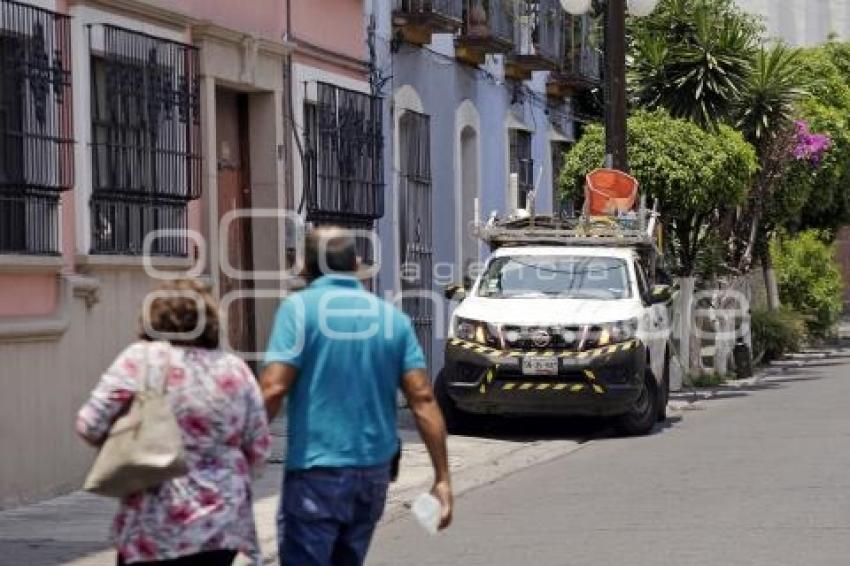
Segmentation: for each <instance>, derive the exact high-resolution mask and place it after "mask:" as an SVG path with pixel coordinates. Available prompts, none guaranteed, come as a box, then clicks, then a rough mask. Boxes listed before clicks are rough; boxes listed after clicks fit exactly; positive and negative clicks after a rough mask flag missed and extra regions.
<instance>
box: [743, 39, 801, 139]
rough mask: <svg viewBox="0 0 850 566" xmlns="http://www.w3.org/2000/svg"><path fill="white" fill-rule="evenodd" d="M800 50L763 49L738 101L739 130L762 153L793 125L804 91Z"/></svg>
mask: <svg viewBox="0 0 850 566" xmlns="http://www.w3.org/2000/svg"><path fill="white" fill-rule="evenodd" d="M800 53H801V52H800V50H799V49H792V48H789V47H787V46H786V45H784V44H781V43H780V44H776V45H774V46H772V47H768V48H766V47H762V48H760V49H759V50H758V51H757V52H756V55H755V57H754V60H753V65H752V70H751V72H750V73H749V76H748V77H747V80H746V83H745V85H744V89H743V92H742V93H741V97H740V99H739V101H738V109H737V110H738V112H737V115H738V118H737V124H736V125H737V127H738V129H739V130H740V131H741V133H743V134H744V137H745V138H746V139H747V141H749V142H750V143H752V144H753V145H754V146H755V147H756V150H758V151H759V153H761V152H762V151H765V150H766V144H769V143H770V141H771V140H772V139H774V138H775V137H776V136H777V135H778V134H779V133H780V132H781V131H782V130H783V129H784V128H789V127H791V126H792V124H793V121H794V105H795V104H796V103H797V102H798V101H799V100H800V98H802V96H803V95H804V94H805V93H804V91H803V89H801V88H800V86H799V85H800V82H801V77H800V66H799V63H800Z"/></svg>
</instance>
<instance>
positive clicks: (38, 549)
mask: <svg viewBox="0 0 850 566" xmlns="http://www.w3.org/2000/svg"><path fill="white" fill-rule="evenodd" d="M43 534H48V533H43ZM0 548H2V549H3V554H2V556H0V564H9V565H12V564H15V565H20V566H24V565H26V566H37V565H41V564H43V565H45V566H46V565H48V564H67V563H69V562H73V561H74V560H78V559H81V558H85V557H87V556H90V555H92V554H97V553H100V552H103V551H105V550H110V549H111V548H112V545H111V544H110V543H108V542H94V541H67V540H62V541H59V540H54V539H47V538H27V539H7V538H0Z"/></svg>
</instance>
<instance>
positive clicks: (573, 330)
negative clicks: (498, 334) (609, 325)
mask: <svg viewBox="0 0 850 566" xmlns="http://www.w3.org/2000/svg"><path fill="white" fill-rule="evenodd" d="M502 336H503V337H504V339H505V346H507V347H508V348H509V349H517V350H566V351H575V350H578V346H579V342H580V341H581V328H579V327H578V326H560V327H559V326H505V327H503V328H502Z"/></svg>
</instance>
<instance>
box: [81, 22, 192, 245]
mask: <svg viewBox="0 0 850 566" xmlns="http://www.w3.org/2000/svg"><path fill="white" fill-rule="evenodd" d="M93 28H96V29H93ZM98 41H99V42H102V44H98V43H97V42H98ZM89 42H90V43H89V45H90V51H91V60H92V77H91V80H92V89H91V92H92V197H91V202H90V207H91V215H92V223H91V224H92V244H91V253H94V254H123V255H138V254H141V253H143V251H144V250H143V244H144V239H145V236H146V235H147V234H149V233H150V232H151V231H154V230H169V231H173V232H175V233H176V232H178V231H181V230H185V229H186V228H187V226H188V221H187V217H186V216H187V205H188V203H189V201H192V200H195V199H197V198H199V197H200V196H201V156H200V137H201V136H200V78H199V74H198V71H199V55H198V50H197V48H195V47H193V46H191V45H186V44H183V43H179V42H175V41H170V40H167V39H162V38H158V37H155V36H151V35H148V34H144V33H140V32H135V31H131V30H127V29H124V28H120V27H116V26H112V25H106V24H103V25H98V26H93V27H90V28H89ZM151 251H152V253H154V254H156V255H167V256H185V255H187V254H188V241H187V238H185V237H179V236H177V235H175V236H174V237H165V238H157V239H156V240H155V241H154V245H153V248H152V250H151Z"/></svg>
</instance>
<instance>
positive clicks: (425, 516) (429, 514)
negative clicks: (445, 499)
mask: <svg viewBox="0 0 850 566" xmlns="http://www.w3.org/2000/svg"><path fill="white" fill-rule="evenodd" d="M410 510H411V511H413V516H414V517H416V520H417V521H419V524H420V525H422V528H423V529H425V531H426V532H427V533H428V534H429V535H435V534H437V529H438V527H439V526H440V514H441V511H442V505H441V504H440V500H439V499H437V498H436V497H434V496H433V495H431V494H430V493H423V494H422V495H420V496H419V497H417V498H416V499H414V500H413V505H412V506H411V507H410Z"/></svg>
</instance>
